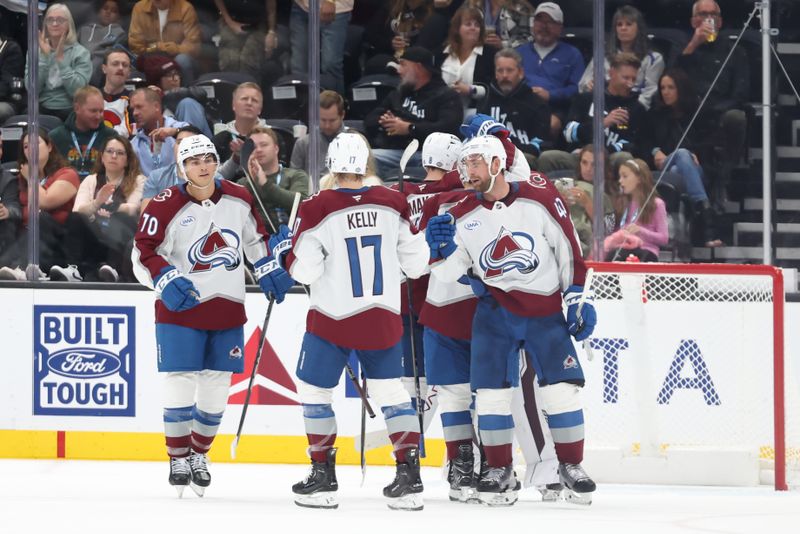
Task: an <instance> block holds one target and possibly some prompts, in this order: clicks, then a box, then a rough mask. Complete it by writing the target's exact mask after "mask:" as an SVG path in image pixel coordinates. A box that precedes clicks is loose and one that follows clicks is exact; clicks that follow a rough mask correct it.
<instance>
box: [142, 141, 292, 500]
mask: <svg viewBox="0 0 800 534" xmlns="http://www.w3.org/2000/svg"><path fill="white" fill-rule="evenodd" d="M218 164H219V160H218V157H217V152H216V149H215V148H214V144H213V143H212V142H211V141H210V140H209V139H208V138H207V137H205V136H203V135H195V136H192V137H187V138H185V139H183V140H182V141H181V143H180V145H179V149H178V165H179V166H180V168H181V171H182V174H183V175H184V176H185V177H186V179H187V182H186V183H184V184H180V185H176V186H173V187H170V188H169V189H165V190H163V191H161V192H160V193H159V194H158V195H156V196H155V197H154V198H153V201H152V202H150V204H149V205H148V206H147V209H146V210H145V211H144V213H143V214H142V217H141V219H140V221H139V228H138V231H137V233H136V236H135V238H134V247H133V252H132V258H131V259H132V261H133V268H134V273H135V275H136V278H137V279H138V280H139V282H141V283H142V284H143V285H145V286H147V287H150V288H153V289H154V290H155V291H156V295H157V297H158V298H157V300H156V305H155V313H156V342H157V345H158V354H157V357H158V370H159V372H161V373H164V377H165V380H164V427H165V434H166V445H167V454H168V455H169V457H170V475H169V483H170V484H172V485H173V486H175V487H176V489H177V491H178V495H179V496H180V495H182V494H183V490H184V489H185V487H186V486H191V487H192V489H193V490H195V492H196V493H197V494H198V495H200V496H201V497H202V495H203V493H204V491H205V488H207V487H208V485H209V484H210V483H211V475H210V474H209V472H208V465H207V457H206V453H207V452H208V451H209V449H210V448H211V443H212V441H213V440H214V437H215V436H216V433H217V430H218V428H219V424H220V421H221V420H222V415H223V412H224V411H225V406H226V405H227V401H228V388H229V386H230V382H231V374H232V373H241V372H242V371H243V368H244V332H243V325H244V323H245V321H246V317H245V310H244V298H245V285H244V269H245V265H244V257H243V254H245V255H246V256H247V258H248V260H250V261H251V262H253V264H254V266H255V271H256V277H257V278H258V279H259V284H260V285H261V289H262V290H263V291H264V293H265V294H267V295H268V296H271V297H274V298H275V299H276V300H277V301H278V302H280V301H282V300H283V297H284V295H285V293H286V291H288V289H289V288H290V287H291V286H292V285H293V283H294V282H293V281H292V279H291V278H290V277H289V275H288V274H287V273H286V271H285V270H283V269H282V268H280V266H279V265H278V263H277V261H276V260H275V258H273V257H272V256H271V255H270V253H269V247H268V243H267V238H268V234H267V233H266V231H265V230H264V226H263V224H262V222H261V220H260V218H259V215H258V213H257V212H256V210H255V207H254V205H253V198H252V197H251V195H250V193H249V192H248V191H247V190H246V189H245V188H244V187H242V186H239V185H236V184H234V183H232V182H228V181H221V180H215V179H214V173H215V172H216V170H217V166H218Z"/></svg>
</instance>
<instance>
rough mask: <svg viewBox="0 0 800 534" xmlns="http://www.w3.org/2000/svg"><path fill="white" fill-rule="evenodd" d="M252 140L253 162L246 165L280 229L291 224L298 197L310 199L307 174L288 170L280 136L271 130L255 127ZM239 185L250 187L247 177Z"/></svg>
mask: <svg viewBox="0 0 800 534" xmlns="http://www.w3.org/2000/svg"><path fill="white" fill-rule="evenodd" d="M250 139H252V140H253V143H254V144H255V148H254V150H253V154H252V155H251V156H250V161H248V162H245V163H246V164H247V165H248V170H249V174H250V177H251V178H252V179H253V181H254V182H255V186H256V191H255V192H254V193H255V194H257V195H258V197H259V198H260V199H261V202H263V204H264V207H265V208H266V210H267V214H268V215H269V218H270V220H272V223H273V224H274V226H275V228H277V227H278V226H279V225H281V224H287V223H288V222H289V213H290V212H291V211H292V204H293V203H294V197H295V194H296V193H300V197H301V200H302V199H304V198H307V197H308V185H309V183H308V175H307V174H306V173H305V171H302V170H300V169H287V168H285V167H284V166H283V165H281V164H280V161H279V160H278V151H279V145H278V136H277V134H276V133H275V132H273V131H272V129H271V128H264V127H261V126H258V127H256V128H254V129H253V130H252V131H251V132H250ZM220 172H221V173H223V172H222V171H220ZM223 174H224V173H223ZM239 183H240V184H242V185H244V186H245V187H247V188H250V187H251V186H250V184H249V182H248V180H247V178H242V179H241V180H239ZM251 192H253V191H251Z"/></svg>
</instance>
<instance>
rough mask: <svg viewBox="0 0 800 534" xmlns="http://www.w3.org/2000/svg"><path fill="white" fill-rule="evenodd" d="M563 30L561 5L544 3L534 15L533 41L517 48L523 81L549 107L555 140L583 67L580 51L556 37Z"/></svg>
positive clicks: (559, 35)
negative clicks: (520, 58) (522, 69)
mask: <svg viewBox="0 0 800 534" xmlns="http://www.w3.org/2000/svg"><path fill="white" fill-rule="evenodd" d="M563 29H564V13H563V12H562V11H561V8H560V7H559V6H558V4H556V3H555V2H543V3H541V4H539V7H537V8H536V11H535V12H534V14H533V42H532V43H526V44H524V45H521V46H518V47H517V48H516V50H517V52H519V53H520V55H521V56H522V66H523V68H524V69H525V80H526V81H527V83H528V85H530V86H531V88H532V90H533V92H534V93H535V94H536V95H537V96H539V97H541V98H542V99H544V101H545V102H547V103H548V105H549V106H550V109H551V111H552V115H551V117H550V130H551V132H552V134H553V138H554V139H555V138H557V137H558V134H559V132H561V129H562V127H563V124H564V118H565V117H566V115H567V111H568V110H569V106H570V100H571V99H572V97H573V96H575V95H576V94H577V93H578V82H579V81H580V79H581V76H582V75H583V70H584V67H585V64H584V60H583V56H582V55H581V53H580V51H578V49H577V48H575V47H574V46H572V45H569V44H567V43H564V42H561V41H560V40H559V38H560V37H561V31H562V30H563Z"/></svg>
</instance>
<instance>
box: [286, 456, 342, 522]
mask: <svg viewBox="0 0 800 534" xmlns="http://www.w3.org/2000/svg"><path fill="white" fill-rule="evenodd" d="M338 489H339V483H338V482H337V481H336V449H335V448H332V449H328V458H327V461H325V462H315V461H313V460H312V461H311V471H310V472H309V473H308V475H307V476H306V478H304V479H303V480H302V481H300V482H298V483H297V484H295V485H294V486H292V491H293V492H294V503H295V504H296V505H297V506H304V507H307V508H338V507H339V501H337V500H336V491H337V490H338Z"/></svg>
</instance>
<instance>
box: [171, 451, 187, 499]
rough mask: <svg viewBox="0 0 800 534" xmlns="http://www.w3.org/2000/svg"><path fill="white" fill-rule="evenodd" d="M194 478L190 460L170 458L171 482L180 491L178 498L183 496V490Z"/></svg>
mask: <svg viewBox="0 0 800 534" xmlns="http://www.w3.org/2000/svg"><path fill="white" fill-rule="evenodd" d="M191 480H192V472H191V470H190V468H189V461H188V460H187V459H186V458H170V459H169V483H170V485H172V486H173V487H174V488H175V491H177V492H178V498H179V499H180V498H182V497H183V490H185V489H186V487H187V486H188V485H189V482H191Z"/></svg>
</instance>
